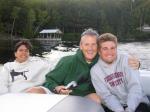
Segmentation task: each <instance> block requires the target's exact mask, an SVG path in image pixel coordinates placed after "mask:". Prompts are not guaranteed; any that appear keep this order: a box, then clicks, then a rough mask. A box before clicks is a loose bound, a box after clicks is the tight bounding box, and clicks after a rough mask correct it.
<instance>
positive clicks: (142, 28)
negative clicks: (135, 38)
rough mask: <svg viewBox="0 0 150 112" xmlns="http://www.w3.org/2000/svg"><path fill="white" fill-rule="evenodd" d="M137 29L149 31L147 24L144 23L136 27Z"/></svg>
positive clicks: (149, 27)
mask: <svg viewBox="0 0 150 112" xmlns="http://www.w3.org/2000/svg"><path fill="white" fill-rule="evenodd" d="M137 30H140V31H143V32H150V26H149V25H148V24H144V25H143V26H141V27H138V28H137Z"/></svg>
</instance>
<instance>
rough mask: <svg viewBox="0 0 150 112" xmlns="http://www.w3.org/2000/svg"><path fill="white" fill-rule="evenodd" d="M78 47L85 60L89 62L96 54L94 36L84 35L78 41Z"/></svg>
mask: <svg viewBox="0 0 150 112" xmlns="http://www.w3.org/2000/svg"><path fill="white" fill-rule="evenodd" d="M80 49H81V50H82V52H83V55H84V57H85V60H86V61H88V62H91V61H92V60H93V59H94V57H95V56H96V54H97V39H96V36H91V35H85V36H83V37H82V39H81V42H80Z"/></svg>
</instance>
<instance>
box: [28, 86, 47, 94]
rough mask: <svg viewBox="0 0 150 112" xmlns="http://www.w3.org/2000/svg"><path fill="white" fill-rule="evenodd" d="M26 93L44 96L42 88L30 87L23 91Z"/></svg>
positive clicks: (44, 92)
mask: <svg viewBox="0 0 150 112" xmlns="http://www.w3.org/2000/svg"><path fill="white" fill-rule="evenodd" d="M25 92H26V93H38V94H46V91H45V90H44V89H43V88H42V87H32V88H29V89H27V90H26V91H25Z"/></svg>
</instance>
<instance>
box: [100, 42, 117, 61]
mask: <svg viewBox="0 0 150 112" xmlns="http://www.w3.org/2000/svg"><path fill="white" fill-rule="evenodd" d="M98 53H99V55H100V57H101V59H102V60H103V61H104V62H106V63H108V64H111V63H113V61H114V60H115V59H116V57H117V45H116V44H115V43H114V42H113V41H106V42H103V43H101V45H100V48H99V51H98Z"/></svg>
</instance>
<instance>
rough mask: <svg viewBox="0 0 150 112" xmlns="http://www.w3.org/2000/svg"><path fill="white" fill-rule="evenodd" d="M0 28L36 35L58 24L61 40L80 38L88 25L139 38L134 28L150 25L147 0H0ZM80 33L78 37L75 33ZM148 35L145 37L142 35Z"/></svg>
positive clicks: (11, 33) (100, 30)
mask: <svg viewBox="0 0 150 112" xmlns="http://www.w3.org/2000/svg"><path fill="white" fill-rule="evenodd" d="M0 3H1V4H0V32H5V33H7V34H9V35H12V36H21V37H25V38H29V39H32V38H35V37H36V36H37V35H38V32H39V31H40V30H42V29H45V28H60V30H62V31H63V32H64V37H63V40H69V41H74V40H77V41H79V38H80V35H79V34H81V32H82V31H83V30H84V29H86V28H89V27H92V28H94V29H96V30H97V31H98V32H99V33H103V32H111V33H114V34H116V35H117V36H118V38H119V40H127V39H129V40H139V38H142V37H139V36H144V35H147V34H146V33H143V34H144V35H143V34H142V35H138V34H139V33H140V32H138V31H137V30H136V29H137V28H138V27H141V26H143V25H144V24H149V25H150V1H149V0H134V1H133V0H0ZM78 36H79V37H78ZM144 39H147V38H144Z"/></svg>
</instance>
